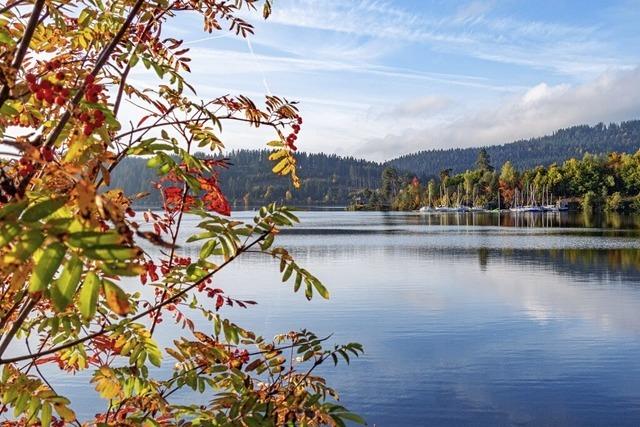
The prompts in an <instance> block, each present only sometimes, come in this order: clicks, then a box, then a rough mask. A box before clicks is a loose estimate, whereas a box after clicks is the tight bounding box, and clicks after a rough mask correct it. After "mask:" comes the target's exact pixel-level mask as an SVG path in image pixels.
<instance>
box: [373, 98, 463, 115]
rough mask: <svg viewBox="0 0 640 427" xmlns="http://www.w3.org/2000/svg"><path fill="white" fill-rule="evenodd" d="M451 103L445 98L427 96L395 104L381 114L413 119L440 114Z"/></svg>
mask: <svg viewBox="0 0 640 427" xmlns="http://www.w3.org/2000/svg"><path fill="white" fill-rule="evenodd" d="M451 103H452V101H451V99H450V98H448V97H446V96H438V95H428V96H423V97H420V98H415V99H410V100H408V101H405V102H402V103H400V104H397V105H396V106H395V107H392V108H391V109H390V110H389V111H385V112H384V113H382V114H384V115H390V116H394V117H401V118H409V119H414V118H416V117H424V116H429V115H433V114H436V113H440V112H442V111H444V110H446V109H447V108H449V107H450V106H451Z"/></svg>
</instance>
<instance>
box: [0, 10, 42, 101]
mask: <svg viewBox="0 0 640 427" xmlns="http://www.w3.org/2000/svg"><path fill="white" fill-rule="evenodd" d="M6 7H10V6H6ZM43 7H44V0H36V2H35V4H34V5H33V10H32V11H31V16H30V17H29V22H28V23H27V26H26V28H25V29H24V35H23V36H22V40H20V46H18V50H17V51H16V56H14V57H13V61H12V62H11V68H12V69H13V70H14V72H18V70H19V69H20V66H21V65H22V61H23V60H24V57H25V55H26V54H27V49H28V48H29V43H31V39H32V38H33V33H34V32H35V30H36V27H37V26H38V21H39V19H40V13H41V12H42V8H43ZM8 98H9V82H8V81H7V82H6V83H5V84H4V85H2V89H0V107H1V106H3V105H4V103H5V101H6V100H7V99H8Z"/></svg>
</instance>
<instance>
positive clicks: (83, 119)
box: [78, 112, 89, 123]
mask: <svg viewBox="0 0 640 427" xmlns="http://www.w3.org/2000/svg"><path fill="white" fill-rule="evenodd" d="M78 118H79V119H80V121H81V122H85V123H86V122H88V121H89V114H87V113H84V112H83V113H80V116H79V117H78Z"/></svg>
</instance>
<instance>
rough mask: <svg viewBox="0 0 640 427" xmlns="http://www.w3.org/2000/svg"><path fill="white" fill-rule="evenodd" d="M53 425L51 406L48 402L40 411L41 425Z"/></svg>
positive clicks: (44, 426) (43, 426) (47, 426)
mask: <svg viewBox="0 0 640 427" xmlns="http://www.w3.org/2000/svg"><path fill="white" fill-rule="evenodd" d="M50 424H51V405H50V404H49V403H47V402H43V403H42V410H41V411H40V425H41V426H42V427H49V425H50Z"/></svg>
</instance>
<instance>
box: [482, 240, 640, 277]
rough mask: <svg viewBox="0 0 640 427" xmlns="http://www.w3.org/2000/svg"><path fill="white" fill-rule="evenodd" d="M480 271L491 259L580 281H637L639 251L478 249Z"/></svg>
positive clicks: (639, 270)
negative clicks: (592, 279)
mask: <svg viewBox="0 0 640 427" xmlns="http://www.w3.org/2000/svg"><path fill="white" fill-rule="evenodd" d="M476 252H477V256H478V260H479V264H480V268H481V269H482V270H486V269H487V268H488V267H487V265H488V264H490V261H491V259H494V260H496V261H498V260H499V261H501V262H506V263H508V264H517V265H528V266H532V267H540V268H543V269H545V270H551V271H554V272H556V273H559V274H566V275H570V276H576V277H581V278H587V277H588V278H598V279H607V280H610V279H612V278H616V277H612V276H617V278H619V279H628V280H638V279H640V250H639V249H515V250H514V249H495V250H487V249H486V248H479V249H477V251H476Z"/></svg>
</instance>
